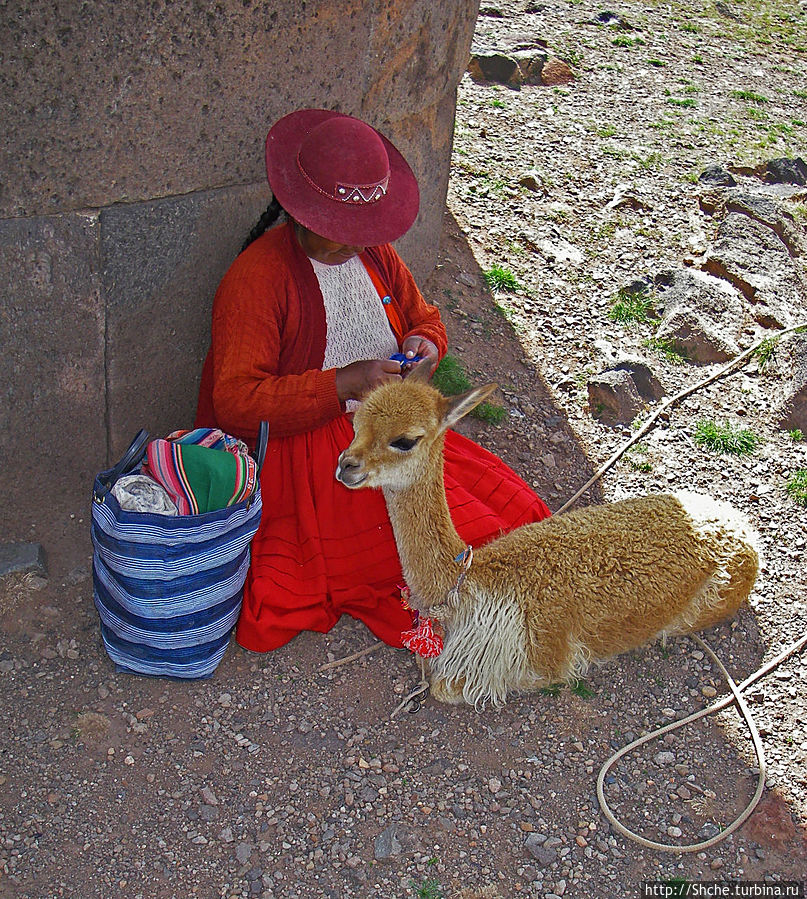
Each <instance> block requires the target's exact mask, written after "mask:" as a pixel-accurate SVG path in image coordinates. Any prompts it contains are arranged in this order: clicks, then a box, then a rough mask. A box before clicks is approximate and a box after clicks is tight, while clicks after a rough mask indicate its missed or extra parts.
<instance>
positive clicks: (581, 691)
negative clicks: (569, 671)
mask: <svg viewBox="0 0 807 899" xmlns="http://www.w3.org/2000/svg"><path fill="white" fill-rule="evenodd" d="M569 689H570V690H571V691H572V693H574V695H575V696H579V697H580V698H581V699H593V698H594V697H595V696H596V695H597V694H596V693H595V692H594V690H592V689H591V688H590V687H589V685H588V684H587V683H586V682H585V681H584V680H574V681H572V682H571V683H570V684H569Z"/></svg>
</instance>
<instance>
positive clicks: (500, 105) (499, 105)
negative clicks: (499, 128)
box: [490, 97, 507, 109]
mask: <svg viewBox="0 0 807 899" xmlns="http://www.w3.org/2000/svg"><path fill="white" fill-rule="evenodd" d="M490 105H491V106H492V107H493V108H494V109H507V104H506V103H505V102H504V100H500V99H499V98H498V97H497V98H496V99H494V100H491V101H490Z"/></svg>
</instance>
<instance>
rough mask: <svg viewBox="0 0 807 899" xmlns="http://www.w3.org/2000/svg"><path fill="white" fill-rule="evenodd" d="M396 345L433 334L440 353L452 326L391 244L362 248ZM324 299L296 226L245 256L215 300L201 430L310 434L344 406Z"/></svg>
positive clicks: (268, 236) (250, 436)
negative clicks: (329, 364)
mask: <svg viewBox="0 0 807 899" xmlns="http://www.w3.org/2000/svg"><path fill="white" fill-rule="evenodd" d="M360 258H361V260H362V262H363V263H364V264H365V267H366V268H367V269H368V272H369V273H370V276H371V277H372V279H373V281H374V283H375V284H376V287H377V288H379V287H380V288H382V291H383V292H384V293H385V294H386V295H387V296H388V297H389V299H388V300H387V297H385V309H386V310H387V315H388V318H389V321H390V325H391V326H392V329H393V332H394V333H395V337H396V338H397V340H398V345H399V346H400V345H401V343H402V342H403V341H404V340H405V339H406V338H407V337H409V336H410V335H414V334H416V335H418V336H421V337H425V338H426V339H427V340H430V341H432V343H434V344H435V345H436V346H437V350H438V352H439V354H440V356H441V357H442V356H443V355H444V354H445V352H446V331H445V327H444V325H443V323H442V322H441V321H440V313H439V312H438V310H437V308H436V307H434V306H431V305H429V304H428V303H426V302H425V301H424V299H423V297H422V295H421V293H420V291H419V290H418V288H417V285H416V284H415V281H414V278H413V277H412V274H411V273H410V271H409V269H407V267H406V266H405V265H404V263H403V262H402V261H401V258H400V257H399V256H398V254H397V253H396V252H395V250H394V249H393V248H392V247H391V246H381V247H372V248H370V249H368V250H366V251H365V252H364V253H362V255H361V257H360ZM325 339H326V322H325V306H324V303H323V300H322V293H321V292H320V289H319V284H318V282H317V278H316V275H315V274H314V270H313V268H312V266H311V263H310V261H309V259H308V257H307V256H306V255H305V253H304V252H303V250H302V249H301V247H300V245H299V243H298V242H297V238H296V237H295V235H294V230H293V228H292V226H291V225H290V224H288V223H287V224H285V225H281V226H279V227H276V228H273V229H271V230H270V231H267V232H266V233H265V234H263V235H262V236H261V237H259V238H258V240H256V241H254V242H253V243H252V244H250V246H249V247H247V249H246V250H244V252H243V253H241V255H240V256H238V258H237V259H236V260H235V262H234V263H233V264H232V266H231V267H230V269H229V271H228V272H227V274H226V275H225V276H224V279H223V280H222V282H221V284H220V286H219V289H218V291H217V292H216V296H215V299H214V301H213V322H212V338H211V345H210V350H209V352H208V354H207V358H206V360H205V365H204V369H203V371H202V383H201V386H200V389H199V405H198V408H197V414H196V426H197V427H212V426H216V427H220V428H221V429H222V430H224V431H226V432H227V433H229V434H234V435H236V436H238V437H242V438H243V439H245V440H248V441H249V442H250V443H251V442H252V441H254V439H255V436H256V434H257V432H258V425H259V424H260V422H261V421H262V420H264V419H265V420H267V421H268V422H269V434H270V436H271V437H282V436H288V435H291V434H298V433H301V432H304V431H310V430H313V429H314V428H318V427H320V426H321V425H324V424H326V423H327V422H329V421H331V420H332V419H334V418H336V416H337V415H340V414H341V413H342V412H343V411H344V407H343V404H342V403H341V402H340V401H339V397H338V396H337V393H336V369H333V368H332V369H328V370H326V371H323V370H322V364H323V361H324V358H325Z"/></svg>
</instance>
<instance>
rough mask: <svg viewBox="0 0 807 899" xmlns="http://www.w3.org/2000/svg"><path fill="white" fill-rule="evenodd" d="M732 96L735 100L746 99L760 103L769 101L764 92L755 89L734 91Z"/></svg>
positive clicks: (749, 101)
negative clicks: (757, 91)
mask: <svg viewBox="0 0 807 899" xmlns="http://www.w3.org/2000/svg"><path fill="white" fill-rule="evenodd" d="M730 96H732V97H734V99H735V100H745V101H747V102H748V103H758V104H760V105H761V104H763V103H767V102H768V98H767V97H764V96H763V95H762V94H758V93H756V92H755V91H745V90H738V91H732V92H731V95H730Z"/></svg>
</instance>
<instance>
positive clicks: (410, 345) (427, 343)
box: [401, 334, 440, 376]
mask: <svg viewBox="0 0 807 899" xmlns="http://www.w3.org/2000/svg"><path fill="white" fill-rule="evenodd" d="M401 352H402V353H403V354H404V356H406V357H407V359H414V358H415V356H420V358H421V359H423V360H425V361H427V362H428V363H429V376H431V375H433V374H434V370H435V369H436V368H437V363H438V362H439V361H440V354H439V353H438V351H437V347H436V346H435V345H434V344H433V343H432V342H431V340H426V338H425V337H418V336H417V334H413V335H411V337H407V338H406V340H405V341H404V342H403V344H402V346H401Z"/></svg>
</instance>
